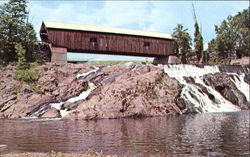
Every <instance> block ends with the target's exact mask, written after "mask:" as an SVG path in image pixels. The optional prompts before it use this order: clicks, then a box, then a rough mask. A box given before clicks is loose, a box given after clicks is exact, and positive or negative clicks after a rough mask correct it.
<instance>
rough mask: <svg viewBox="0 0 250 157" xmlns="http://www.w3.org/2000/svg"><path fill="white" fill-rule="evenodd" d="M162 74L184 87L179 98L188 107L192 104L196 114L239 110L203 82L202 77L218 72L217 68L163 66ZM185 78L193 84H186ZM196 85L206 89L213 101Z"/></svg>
mask: <svg viewBox="0 0 250 157" xmlns="http://www.w3.org/2000/svg"><path fill="white" fill-rule="evenodd" d="M164 72H165V73H167V74H168V75H169V76H170V77H173V78H175V79H176V80H178V81H179V82H180V83H181V84H182V85H184V87H183V89H182V92H181V97H182V98H183V99H184V100H185V101H186V102H188V105H190V104H192V105H193V106H192V107H193V109H194V110H195V111H196V112H199V113H202V112H231V111H239V110H240V108H239V107H238V106H235V105H233V104H232V103H231V102H229V101H228V100H226V99H225V98H224V97H222V96H221V94H220V93H219V92H217V91H216V90H215V89H213V88H212V87H210V86H208V85H206V84H205V83H204V82H203V80H202V76H203V75H205V74H214V73H217V72H220V70H219V68H218V67H217V66H204V67H202V68H199V67H197V66H195V65H165V66H164ZM185 77H190V78H192V79H193V80H194V83H190V82H187V81H186V80H185ZM196 83H198V84H200V85H202V86H203V88H206V90H207V91H208V93H209V95H213V97H214V99H213V100H211V99H210V98H209V96H208V95H207V94H206V93H204V92H202V89H201V88H200V86H197V85H196ZM187 109H188V108H187ZM187 109H186V110H187ZM184 111H185V110H184Z"/></svg>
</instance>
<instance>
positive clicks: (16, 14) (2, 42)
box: [0, 0, 37, 63]
mask: <svg viewBox="0 0 250 157" xmlns="http://www.w3.org/2000/svg"><path fill="white" fill-rule="evenodd" d="M36 42H37V39H36V34H35V31H34V28H33V26H32V25H31V24H30V23H29V22H28V11H27V0H9V1H8V2H7V3H4V4H3V5H1V6H0V55H1V62H2V63H8V62H12V61H17V59H18V57H17V52H16V49H15V45H16V44H17V43H21V44H22V45H23V46H24V48H25V56H26V57H27V59H28V60H29V61H31V60H32V53H34V46H35V44H36Z"/></svg>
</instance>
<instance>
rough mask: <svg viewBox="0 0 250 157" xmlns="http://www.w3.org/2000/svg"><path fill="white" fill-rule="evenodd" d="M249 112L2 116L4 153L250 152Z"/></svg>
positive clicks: (170, 153)
mask: <svg viewBox="0 0 250 157" xmlns="http://www.w3.org/2000/svg"><path fill="white" fill-rule="evenodd" d="M249 114H250V111H241V112H235V113H209V114H199V115H183V116H173V117H156V118H142V119H132V118H127V119H112V120H108V119H105V120H90V121H84V120H78V121H70V120H58V121H32V120H0V144H6V145H8V147H7V148H6V149H2V150H1V149H0V153H7V152H25V151H32V152H33V151H34V152H49V151H52V150H54V151H60V152H67V153H72V152H74V153H83V152H85V151H86V150H87V149H88V148H92V149H94V150H95V151H98V152H99V151H103V152H104V153H105V154H118V155H128V156H155V155H161V156H166V155H170V156H181V155H184V156H220V157H221V156H246V157H247V156H250V151H249V149H250V148H249V142H250V141H249Z"/></svg>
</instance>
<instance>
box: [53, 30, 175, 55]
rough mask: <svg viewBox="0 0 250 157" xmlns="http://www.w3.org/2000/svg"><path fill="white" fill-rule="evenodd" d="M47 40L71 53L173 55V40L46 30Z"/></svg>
mask: <svg viewBox="0 0 250 157" xmlns="http://www.w3.org/2000/svg"><path fill="white" fill-rule="evenodd" d="M48 38H49V40H48V41H49V42H50V43H51V44H52V46H54V47H66V48H67V49H68V51H73V52H74V51H79V52H81V51H87V52H88V51H91V52H95V53H97V54H98V53H100V54H105V52H112V54H114V55H116V53H117V54H119V55H121V54H123V55H131V56H137V55H140V54H141V56H143V55H145V56H152V57H158V56H168V55H170V54H173V50H174V43H173V40H168V39H161V38H150V37H140V36H132V35H131V36H130V35H122V34H108V33H100V32H80V31H70V30H58V29H48ZM121 52H122V53H121Z"/></svg>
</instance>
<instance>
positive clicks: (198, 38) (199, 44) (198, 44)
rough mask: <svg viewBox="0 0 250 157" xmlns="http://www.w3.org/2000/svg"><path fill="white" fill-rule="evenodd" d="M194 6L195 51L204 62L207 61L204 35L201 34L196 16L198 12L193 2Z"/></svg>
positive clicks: (200, 60)
mask: <svg viewBox="0 0 250 157" xmlns="http://www.w3.org/2000/svg"><path fill="white" fill-rule="evenodd" d="M192 6H193V14H194V15H193V16H194V21H195V24H194V29H195V30H194V52H195V53H196V56H197V58H198V60H199V63H204V62H205V54H204V52H203V37H202V35H201V31H200V27H199V25H198V22H197V18H196V13H195V8H194V4H192Z"/></svg>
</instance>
